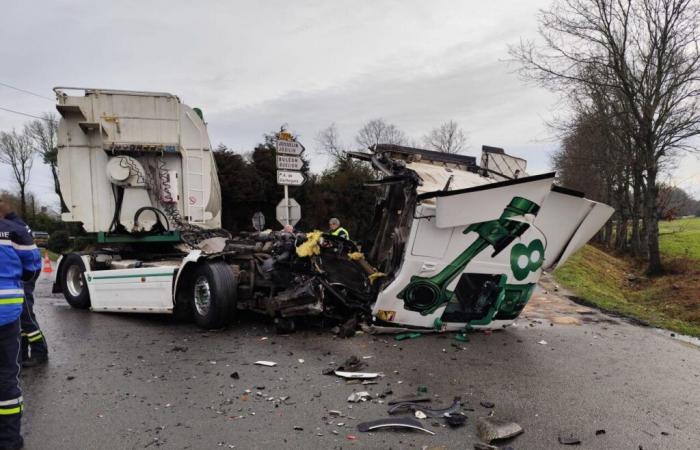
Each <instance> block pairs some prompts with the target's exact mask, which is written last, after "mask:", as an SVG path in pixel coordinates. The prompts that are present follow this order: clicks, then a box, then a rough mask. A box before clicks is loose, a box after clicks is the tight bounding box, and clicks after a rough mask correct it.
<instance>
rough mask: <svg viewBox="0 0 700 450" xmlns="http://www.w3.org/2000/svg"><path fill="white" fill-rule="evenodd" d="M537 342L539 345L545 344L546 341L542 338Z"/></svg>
mask: <svg viewBox="0 0 700 450" xmlns="http://www.w3.org/2000/svg"><path fill="white" fill-rule="evenodd" d="M538 344H540V345H547V341H545V340H544V339H543V340H541V341H539V342H538Z"/></svg>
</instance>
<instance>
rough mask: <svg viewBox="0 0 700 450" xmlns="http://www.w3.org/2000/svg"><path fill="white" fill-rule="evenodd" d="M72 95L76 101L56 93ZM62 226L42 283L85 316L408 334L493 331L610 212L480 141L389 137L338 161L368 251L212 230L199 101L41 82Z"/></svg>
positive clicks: (217, 215) (217, 205) (213, 185)
mask: <svg viewBox="0 0 700 450" xmlns="http://www.w3.org/2000/svg"><path fill="white" fill-rule="evenodd" d="M74 91H78V95H75V94H73V95H69V92H74ZM55 92H56V95H57V106H56V108H57V110H58V112H59V113H60V115H61V120H60V123H59V127H58V169H59V183H60V186H61V191H62V193H63V196H64V200H65V204H66V207H67V209H66V210H65V211H63V213H62V219H63V220H64V221H73V222H81V223H82V226H83V228H84V229H85V231H86V232H88V233H93V234H94V236H95V240H96V242H95V244H94V246H93V247H92V249H91V250H89V251H83V252H73V253H68V254H65V255H62V257H61V258H60V260H59V263H58V267H57V274H56V282H55V284H54V292H62V293H63V295H64V296H65V298H66V300H67V302H68V303H69V304H70V305H71V306H73V307H75V308H83V309H87V308H89V309H90V310H92V311H95V312H137V313H166V314H173V315H175V316H178V317H181V318H193V319H194V321H195V322H196V323H197V324H198V325H199V326H201V327H204V328H217V327H221V326H222V325H224V324H225V323H226V321H227V320H228V319H229V318H230V317H231V316H232V315H235V314H236V312H237V311H239V310H251V311H256V312H259V313H261V314H265V315H267V316H269V317H271V318H273V319H274V321H275V323H276V324H277V326H278V328H279V329H281V330H284V331H289V330H292V329H294V327H295V324H296V322H297V320H298V319H299V318H309V317H312V318H315V319H317V320H321V321H322V322H323V323H327V324H340V325H342V327H341V329H343V328H344V329H346V330H348V331H349V332H350V333H351V332H352V330H354V327H355V326H356V324H357V323H358V322H371V323H373V324H376V325H384V326H394V327H397V326H400V327H412V328H422V329H438V330H460V329H465V328H500V327H503V326H507V325H508V324H510V323H511V322H512V321H513V320H514V319H515V318H516V317H517V316H518V314H520V312H521V311H522V309H523V307H524V306H525V304H526V303H527V301H528V300H529V298H530V297H531V295H532V293H533V291H534V289H535V286H536V283H537V280H538V279H539V277H540V275H541V273H542V271H543V270H545V269H549V268H553V267H556V266H558V265H560V264H562V263H563V262H564V261H566V259H567V258H568V257H569V256H570V255H571V254H572V253H573V252H575V251H576V250H577V249H578V248H580V247H581V246H582V245H584V244H585V243H586V242H587V241H588V240H589V239H590V238H591V237H592V236H593V235H594V234H595V233H596V232H597V231H598V230H599V228H600V227H601V226H602V225H603V224H604V223H605V221H607V219H608V218H609V217H610V215H611V214H612V212H613V210H612V208H610V207H609V206H607V205H604V204H601V203H597V202H594V201H591V200H588V199H585V198H584V196H583V194H581V193H579V192H575V191H571V190H568V189H564V188H561V187H558V186H556V185H555V184H554V181H555V174H554V173H547V174H542V175H533V176H530V175H528V174H527V164H526V161H524V160H522V159H519V158H515V157H512V156H510V155H507V154H506V153H505V152H504V151H503V150H501V149H498V148H493V147H484V149H483V153H482V157H481V160H480V161H479V163H477V161H476V159H475V158H473V157H469V156H461V155H449V154H444V153H439V152H434V151H429V150H422V149H416V148H410V147H401V146H394V145H376V146H374V147H372V148H370V149H367V151H363V152H351V153H350V154H349V155H350V156H351V157H353V158H357V159H360V160H362V161H365V162H366V163H368V164H370V165H371V166H372V167H373V168H374V169H375V170H376V173H377V179H376V180H375V181H374V182H372V183H369V185H368V186H367V189H377V190H378V203H377V205H376V211H375V219H374V223H373V227H372V229H373V235H374V239H373V240H372V243H371V245H369V246H367V248H363V249H360V248H358V246H357V245H356V244H355V243H354V242H352V241H349V240H345V239H342V238H339V237H336V236H332V235H329V234H326V233H322V232H320V231H313V232H310V233H299V232H292V231H271V230H267V231H255V232H247V233H240V234H238V235H236V236H231V234H230V233H228V232H227V231H226V230H222V229H221V228H220V227H221V195H220V187H219V183H218V178H217V171H216V165H215V162H214V158H213V155H212V149H211V143H210V141H209V137H208V133H207V130H206V123H205V122H204V120H203V115H202V113H201V111H200V110H198V109H196V108H190V107H189V106H187V105H185V104H183V103H182V102H181V101H180V99H179V98H178V97H176V96H174V95H172V94H168V93H158V92H137V91H117V90H106V89H85V88H56V89H55Z"/></svg>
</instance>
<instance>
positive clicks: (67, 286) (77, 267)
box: [59, 253, 90, 309]
mask: <svg viewBox="0 0 700 450" xmlns="http://www.w3.org/2000/svg"><path fill="white" fill-rule="evenodd" d="M59 276H60V284H61V290H62V291H63V296H64V297H65V298H66V301H67V302H68V304H69V305H71V306H72V307H73V308H77V309H88V308H90V292H88V287H87V283H86V282H85V263H83V259H82V258H81V257H80V255H78V254H77V253H68V254H67V255H65V256H64V257H63V261H62V262H61V271H60V273H59Z"/></svg>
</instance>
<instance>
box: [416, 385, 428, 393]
mask: <svg viewBox="0 0 700 450" xmlns="http://www.w3.org/2000/svg"><path fill="white" fill-rule="evenodd" d="M417 392H418V393H419V394H427V393H428V386H426V385H424V384H419V385H418V389H417Z"/></svg>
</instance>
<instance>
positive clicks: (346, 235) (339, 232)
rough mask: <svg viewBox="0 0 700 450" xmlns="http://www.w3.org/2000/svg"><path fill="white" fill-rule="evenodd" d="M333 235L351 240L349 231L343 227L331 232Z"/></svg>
mask: <svg viewBox="0 0 700 450" xmlns="http://www.w3.org/2000/svg"><path fill="white" fill-rule="evenodd" d="M331 234H332V235H333V236H338V237H341V238H343V239H347V240H348V241H349V240H350V233H348V230H346V229H345V228H343V227H338V228H336V229H335V230H333V231H331Z"/></svg>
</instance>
